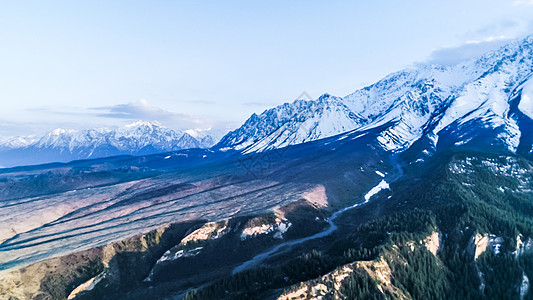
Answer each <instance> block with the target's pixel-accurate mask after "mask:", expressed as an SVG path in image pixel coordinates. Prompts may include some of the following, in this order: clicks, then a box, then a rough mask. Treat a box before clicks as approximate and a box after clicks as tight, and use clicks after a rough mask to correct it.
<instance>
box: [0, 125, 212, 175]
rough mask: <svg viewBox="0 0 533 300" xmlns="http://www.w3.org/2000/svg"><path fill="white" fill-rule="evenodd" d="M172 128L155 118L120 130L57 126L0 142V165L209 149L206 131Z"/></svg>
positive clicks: (209, 139) (10, 165)
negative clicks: (44, 132) (61, 127)
mask: <svg viewBox="0 0 533 300" xmlns="http://www.w3.org/2000/svg"><path fill="white" fill-rule="evenodd" d="M189 132H190V133H191V134H193V135H195V136H192V135H191V134H189V133H187V132H182V131H179V130H173V129H170V128H167V127H165V126H163V125H162V124H160V123H158V122H157V121H153V122H147V121H138V122H135V123H132V124H129V125H126V126H125V127H123V128H119V129H87V130H80V131H78V130H66V129H56V130H53V131H51V132H49V133H47V134H45V135H43V136H41V137H35V136H33V137H15V138H11V139H8V140H7V141H4V142H3V143H0V166H4V167H13V166H20V165H31V164H40V163H49V162H68V161H72V160H77V159H89V158H98V157H107V156H114V155H147V154H153V153H160V152H167V151H175V150H180V149H190V148H209V147H211V146H213V145H214V144H215V143H216V142H217V140H216V137H213V136H211V135H209V134H202V135H198V134H195V132H194V131H189Z"/></svg>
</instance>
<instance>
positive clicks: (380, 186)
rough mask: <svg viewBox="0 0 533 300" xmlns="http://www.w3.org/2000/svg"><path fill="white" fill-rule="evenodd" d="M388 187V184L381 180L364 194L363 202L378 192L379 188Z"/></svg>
mask: <svg viewBox="0 0 533 300" xmlns="http://www.w3.org/2000/svg"><path fill="white" fill-rule="evenodd" d="M385 189H389V184H388V183H387V182H386V181H385V180H381V181H380V183H378V185H376V186H375V187H373V188H372V189H371V190H370V191H368V193H366V195H365V197H364V198H365V202H368V201H369V200H370V198H371V197H372V196H374V195H375V194H377V193H379V192H380V191H381V190H385Z"/></svg>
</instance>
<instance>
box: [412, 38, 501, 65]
mask: <svg viewBox="0 0 533 300" xmlns="http://www.w3.org/2000/svg"><path fill="white" fill-rule="evenodd" d="M510 40H511V39H509V38H507V37H505V36H498V37H489V38H487V39H484V40H471V41H467V42H466V43H465V44H463V45H460V46H458V47H444V48H440V49H436V50H434V51H433V52H432V53H431V54H430V55H429V57H428V59H427V60H426V61H423V62H418V63H416V65H431V64H438V65H443V66H451V65H455V64H458V63H460V62H463V61H466V60H469V59H472V58H475V57H478V56H480V55H483V54H484V53H486V52H489V51H491V50H496V49H498V48H500V47H501V46H503V45H505V44H507V43H508V42H509V41H510Z"/></svg>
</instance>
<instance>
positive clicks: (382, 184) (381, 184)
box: [233, 156, 403, 274]
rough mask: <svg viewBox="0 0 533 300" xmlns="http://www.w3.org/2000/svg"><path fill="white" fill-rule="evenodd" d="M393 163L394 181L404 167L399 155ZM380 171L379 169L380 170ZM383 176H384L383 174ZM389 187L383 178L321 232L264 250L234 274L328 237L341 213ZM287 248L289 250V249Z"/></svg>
mask: <svg viewBox="0 0 533 300" xmlns="http://www.w3.org/2000/svg"><path fill="white" fill-rule="evenodd" d="M392 159H393V164H394V168H395V169H396V171H397V174H396V176H394V177H393V178H392V180H393V182H394V181H396V180H397V179H398V178H400V177H401V176H403V169H402V167H401V166H400V164H399V163H398V162H397V157H395V156H393V158H392ZM378 172H379V171H378ZM378 172H376V173H377V174H378V175H380V176H381V175H383V174H382V173H381V172H379V173H378ZM382 177H383V176H382ZM388 188H389V184H388V183H387V182H386V181H385V180H384V179H382V180H381V181H380V182H379V183H378V184H377V185H376V186H374V187H373V188H372V189H370V190H369V191H368V193H366V195H365V196H364V199H365V200H364V201H363V202H359V203H356V204H354V205H352V206H348V207H345V208H343V209H341V210H338V211H336V212H334V213H333V214H332V215H331V217H330V218H329V219H328V224H329V225H328V227H327V228H326V229H325V230H323V231H321V232H319V233H316V234H314V235H311V236H308V237H304V238H300V239H296V240H291V241H287V242H284V243H281V244H279V245H277V246H275V247H274V248H272V249H270V250H268V251H266V252H263V253H260V254H258V255H256V256H254V257H253V258H252V259H250V260H248V261H246V262H244V263H243V264H241V265H239V266H237V267H235V269H233V274H236V273H239V272H242V271H244V270H246V269H249V268H251V267H253V266H256V265H258V264H259V263H261V262H262V261H264V260H265V259H267V258H268V257H270V256H271V255H272V254H274V253H276V252H278V251H279V250H280V249H281V248H288V249H290V248H291V247H292V246H294V245H298V244H301V243H304V242H306V241H310V240H315V239H319V238H323V237H326V236H328V235H330V234H332V233H333V232H334V231H336V230H337V229H338V226H337V225H336V224H335V220H336V219H337V218H338V217H339V216H340V215H341V214H343V213H344V212H346V211H348V210H351V209H354V208H357V207H359V206H362V205H364V204H366V203H368V201H370V198H371V197H372V196H373V195H375V194H377V193H378V192H379V191H381V190H384V189H388ZM288 249H287V250H288Z"/></svg>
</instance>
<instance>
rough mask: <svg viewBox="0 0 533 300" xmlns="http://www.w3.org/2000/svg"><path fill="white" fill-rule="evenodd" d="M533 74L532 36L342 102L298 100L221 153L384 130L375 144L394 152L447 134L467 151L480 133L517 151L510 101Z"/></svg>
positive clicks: (234, 137) (257, 118)
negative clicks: (490, 132)
mask: <svg viewBox="0 0 533 300" xmlns="http://www.w3.org/2000/svg"><path fill="white" fill-rule="evenodd" d="M532 71H533V36H530V37H528V38H526V39H523V40H520V41H515V42H512V43H510V44H508V45H506V46H504V47H502V48H500V49H498V50H496V51H493V52H489V53H486V54H485V55H483V56H481V57H479V58H477V59H472V60H469V61H465V62H463V63H459V64H457V65H455V66H440V65H430V66H424V67H421V68H417V69H406V70H402V71H399V72H396V73H393V74H390V75H389V76H387V77H385V78H384V79H382V80H381V81H379V82H377V83H375V84H373V85H370V86H368V87H365V88H363V89H360V90H358V91H356V92H354V93H352V94H350V95H347V96H346V97H344V98H339V97H334V96H330V95H327V94H326V95H323V96H322V97H320V98H319V99H317V100H316V101H301V100H297V101H295V102H292V103H286V104H283V105H280V106H278V107H276V108H273V109H269V110H266V111H265V112H263V113H262V114H260V115H255V114H254V115H252V116H251V117H250V118H249V119H248V120H247V121H246V123H245V124H244V125H243V126H241V127H240V128H239V129H237V130H235V131H233V132H230V133H229V134H228V135H226V136H225V137H224V138H223V139H222V140H221V141H220V142H219V144H218V145H217V146H216V147H217V148H219V149H230V148H232V149H237V150H242V151H243V152H245V153H247V152H254V151H263V150H266V149H272V148H280V147H284V146H288V145H293V144H298V143H302V142H308V141H313V140H317V139H321V138H325V137H329V136H333V135H336V134H340V133H342V132H346V131H352V130H356V131H362V130H366V129H371V128H376V127H378V126H384V127H383V128H384V129H383V131H382V132H381V134H380V136H379V137H378V142H379V143H380V145H381V146H382V147H383V148H385V149H387V150H390V151H402V150H405V149H407V148H409V147H410V146H411V145H412V144H413V143H414V142H415V141H417V140H419V139H420V138H421V137H423V136H428V137H430V140H431V141H432V142H433V143H434V145H433V146H435V147H436V144H437V143H438V140H439V135H442V133H444V132H446V134H447V137H448V138H449V139H450V140H453V139H456V140H457V141H458V142H459V141H461V139H463V140H462V141H463V142H464V143H466V141H465V140H466V139H472V138H473V137H472V136H471V135H476V134H478V133H479V132H481V131H482V130H481V129H482V128H485V129H495V130H494V131H493V132H494V133H496V134H497V136H495V137H494V139H496V140H498V141H500V142H501V143H504V144H505V145H506V147H507V148H508V149H509V150H511V151H516V149H517V147H518V144H519V142H520V135H521V132H520V129H519V127H518V125H517V123H516V121H515V120H514V119H513V118H511V117H509V110H510V100H511V99H510V97H511V94H512V92H513V91H514V90H515V89H516V88H517V87H518V86H519V85H520V84H522V83H523V82H524V81H525V80H526V79H528V78H529V76H530V75H531V73H532ZM532 90H533V88H530V87H529V86H528V85H526V87H525V88H524V91H523V93H524V95H525V97H523V99H522V101H521V103H520V110H521V111H523V112H524V114H526V115H527V116H529V117H530V118H531V115H532V111H533V108H530V107H532V105H531V104H532V102H533V101H532V100H530V99H531V98H530V96H529V95H533V93H532ZM472 126H480V130H479V131H476V130H473V129H472ZM467 127H470V129H469V131H468V132H469V133H468V134H466V133H465V132H464V129H465V128H467Z"/></svg>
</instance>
